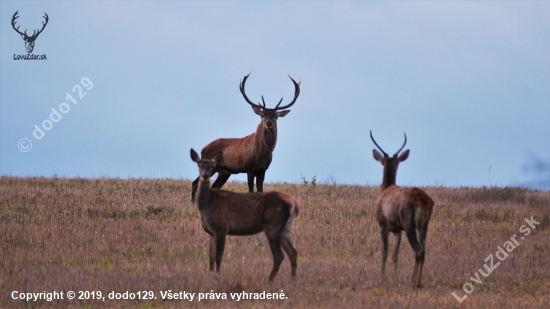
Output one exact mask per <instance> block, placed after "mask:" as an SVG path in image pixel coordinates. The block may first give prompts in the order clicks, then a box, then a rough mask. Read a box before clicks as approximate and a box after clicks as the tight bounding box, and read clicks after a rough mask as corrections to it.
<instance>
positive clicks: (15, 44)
mask: <svg viewBox="0 0 550 309" xmlns="http://www.w3.org/2000/svg"><path fill="white" fill-rule="evenodd" d="M16 11H19V16H20V17H19V18H18V19H17V25H18V26H20V30H24V29H29V31H28V34H32V29H38V28H40V27H41V26H42V22H43V20H44V19H43V17H42V16H43V15H44V12H46V13H47V14H48V16H49V22H48V24H47V26H46V28H45V29H44V31H43V32H42V33H41V34H40V35H39V36H38V38H37V39H36V45H35V47H34V51H33V54H35V55H43V54H46V56H47V60H43V61H28V60H14V57H17V55H25V54H26V50H25V43H24V41H23V40H22V38H21V36H20V35H19V34H17V33H16V32H15V31H14V29H13V28H12V26H11V19H12V16H13V14H14V13H15V12H16ZM250 71H252V75H251V76H250V78H249V79H248V81H247V85H246V88H247V93H248V95H249V97H250V98H251V99H252V100H254V101H259V100H260V96H261V95H264V97H265V99H266V102H267V105H268V106H274V105H275V104H276V103H277V102H278V101H279V99H280V97H281V96H284V101H288V100H290V99H291V98H292V95H293V92H294V88H293V85H292V82H291V81H290V79H289V78H288V77H287V74H290V76H292V77H294V78H295V79H300V80H301V81H302V87H301V94H300V97H299V98H298V100H297V102H296V104H295V105H294V106H293V107H292V108H291V112H290V113H289V114H288V115H287V116H286V117H284V118H280V119H279V120H278V127H279V138H278V142H277V147H276V149H275V152H274V158H273V162H272V164H271V167H270V168H269V170H268V171H267V173H266V181H267V182H275V181H289V182H301V178H302V177H304V178H306V179H311V178H312V177H313V176H316V178H317V181H319V182H322V181H325V180H327V179H331V180H335V181H336V182H338V183H353V184H371V185H374V184H379V183H380V182H381V179H382V166H381V165H380V163H378V162H376V161H375V160H374V159H373V156H372V149H373V148H374V145H373V143H372V142H371V140H370V137H369V130H371V129H372V130H373V133H374V136H375V138H376V140H377V142H378V143H379V144H380V145H381V146H382V147H383V148H384V150H385V151H386V152H388V153H391V154H393V153H394V152H395V151H397V149H398V148H399V147H400V146H401V144H402V142H403V132H406V133H407V137H408V143H407V146H406V148H405V149H410V150H411V154H410V156H409V159H408V160H407V161H406V162H403V163H402V164H401V165H400V168H399V173H398V177H397V182H398V184H403V185H421V186H423V185H445V186H484V185H488V186H495V185H496V186H507V185H523V184H525V183H526V181H529V180H532V179H533V177H535V176H533V175H529V174H526V173H525V170H527V169H526V168H525V166H526V165H529V164H530V162H531V161H533V158H538V159H541V160H543V161H546V160H548V159H549V158H550V2H548V1H388V2H385V1H370V2H369V1H364V2H360V1H352V2H344V1H319V2H315V1H301V2H291V1H280V2H278V1H270V2H265V1H262V2H260V1H257V2H255V1H220V2H217V1H205V2H199V1H191V2H176V1H168V2H161V3H159V2H156V1H155V2H153V1H136V2H129V1H117V2H107V1H97V2H94V1H82V2H80V1H75V2H69V1H55V2H49V1H36V2H33V1H24V2H19V1H2V2H0V143H1V148H0V174H1V175H16V176H52V175H58V176H67V177H76V176H79V177H145V178H151V177H155V178H165V177H170V178H189V179H194V178H195V177H196V176H197V174H198V171H197V167H196V164H194V163H193V162H192V161H191V159H190V158H189V149H190V148H194V149H196V150H197V151H199V150H200V149H201V148H202V147H203V146H205V145H206V144H207V143H209V142H211V141H213V140H214V139H216V138H220V137H244V136H246V135H248V134H250V133H252V132H254V131H255V129H256V126H257V125H258V123H259V121H260V118H259V117H258V116H257V115H256V114H254V112H253V111H252V109H251V108H250V106H249V105H248V104H247V103H246V102H245V101H244V99H243V98H242V96H241V93H240V92H239V89H238V85H239V81H240V79H241V78H242V77H243V76H244V75H245V74H247V73H249V72H250ZM84 77H86V78H88V79H89V80H91V81H92V83H93V87H92V88H91V89H87V87H84V86H82V84H81V83H82V78H84ZM86 81H87V80H84V84H86ZM75 85H80V86H81V87H82V89H83V92H84V91H85V92H86V94H85V96H84V97H82V98H80V97H79V93H78V87H75ZM86 85H88V84H86ZM67 94H70V95H71V96H72V97H73V98H75V100H76V101H77V104H74V103H72V102H71V101H70V98H68V97H67ZM63 102H65V103H67V104H66V105H62V106H60V104H62V103H63ZM67 106H69V108H70V109H69V110H68V111H67ZM52 108H54V109H55V110H56V111H57V112H58V113H59V115H61V117H62V118H61V119H58V118H59V117H57V116H56V115H53V116H52V117H53V118H54V119H55V120H58V122H52V123H51V124H52V127H51V129H50V130H45V129H44V128H42V123H43V121H44V120H48V119H49V118H50V114H52V110H51V109H52ZM60 108H61V109H64V110H65V111H66V113H62V112H61V111H60ZM50 121H51V120H50ZM35 125H37V126H38V127H40V128H41V129H42V131H43V132H44V133H45V135H44V136H42V138H41V139H36V138H35V137H34V136H33V131H34V130H35V129H34V126H35ZM46 126H48V124H47V123H46ZM23 138H27V139H28V140H29V141H30V142H32V148H31V149H30V151H28V152H22V151H20V150H19V148H18V145H19V142H20V140H21V139H23ZM29 145H30V144H29V143H28V141H24V142H22V144H21V145H20V146H22V147H23V148H25V147H28V146H29ZM231 179H235V180H245V179H246V178H245V176H244V175H240V176H232V178H231Z"/></svg>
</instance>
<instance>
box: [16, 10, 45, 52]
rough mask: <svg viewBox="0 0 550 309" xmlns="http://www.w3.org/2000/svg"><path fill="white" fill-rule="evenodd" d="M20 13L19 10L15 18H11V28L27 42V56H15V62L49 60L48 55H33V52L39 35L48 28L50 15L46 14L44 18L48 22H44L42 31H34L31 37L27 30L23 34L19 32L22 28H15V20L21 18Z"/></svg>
mask: <svg viewBox="0 0 550 309" xmlns="http://www.w3.org/2000/svg"><path fill="white" fill-rule="evenodd" d="M18 13H19V10H18V11H16V12H15V13H14V14H13V17H12V18H11V26H12V27H13V30H15V32H17V33H19V34H20V35H21V38H22V39H23V40H24V41H25V49H27V54H26V55H16V54H13V60H48V59H47V57H46V54H43V55H34V54H32V51H33V50H34V42H35V41H36V39H37V38H38V35H39V34H40V33H42V31H44V28H46V25H47V24H48V20H49V17H48V14H46V13H44V16H43V17H44V19H45V20H46V21H43V22H42V29H40V30H38V29H36V30H33V32H32V35H30V36H29V35H28V34H27V29H25V31H24V32H21V31H19V27H20V26H17V28H15V23H16V21H15V20H16V19H18V18H19V16H18V15H17V14H18Z"/></svg>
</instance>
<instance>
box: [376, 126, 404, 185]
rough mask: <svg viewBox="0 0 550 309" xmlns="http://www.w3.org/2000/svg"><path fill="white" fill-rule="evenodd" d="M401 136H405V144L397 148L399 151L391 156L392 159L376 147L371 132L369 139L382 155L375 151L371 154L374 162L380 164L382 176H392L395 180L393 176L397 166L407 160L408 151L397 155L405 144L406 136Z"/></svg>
mask: <svg viewBox="0 0 550 309" xmlns="http://www.w3.org/2000/svg"><path fill="white" fill-rule="evenodd" d="M403 134H404V135H405V142H404V143H403V146H401V148H399V150H398V151H397V152H396V153H395V154H394V155H393V157H390V156H389V155H388V154H387V153H386V152H385V151H384V150H382V148H380V146H378V144H377V143H376V141H375V140H374V137H373V136H372V131H370V138H371V139H372V142H373V143H374V145H376V147H377V148H378V149H380V151H381V152H382V154H383V155H382V154H381V153H380V152H378V151H377V150H376V149H373V150H372V154H373V156H374V159H375V160H376V161H378V162H380V163H382V165H383V166H384V175H388V176H393V178H395V175H396V174H397V167H398V166H399V163H400V162H403V161H405V160H407V158H408V157H409V149H407V150H405V151H403V153H402V154H399V153H400V152H401V150H402V149H403V147H405V144H407V134H405V133H403ZM394 181H395V179H394Z"/></svg>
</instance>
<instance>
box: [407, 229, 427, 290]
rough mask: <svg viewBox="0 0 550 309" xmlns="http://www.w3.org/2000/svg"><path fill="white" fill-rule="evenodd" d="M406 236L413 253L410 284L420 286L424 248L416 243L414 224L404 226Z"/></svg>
mask: <svg viewBox="0 0 550 309" xmlns="http://www.w3.org/2000/svg"><path fill="white" fill-rule="evenodd" d="M406 233H407V238H408V239H409V243H410V244H411V247H412V249H413V251H414V254H415V264H414V271H413V275H412V280H411V281H412V284H413V285H414V286H417V287H420V276H421V272H422V265H423V264H424V248H422V246H421V245H420V243H418V240H417V238H416V227H415V225H414V224H410V225H409V226H407V227H406Z"/></svg>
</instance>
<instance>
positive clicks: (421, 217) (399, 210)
mask: <svg viewBox="0 0 550 309" xmlns="http://www.w3.org/2000/svg"><path fill="white" fill-rule="evenodd" d="M433 205H434V202H433V200H432V198H431V197H430V196H429V195H428V194H427V193H426V192H424V190H422V189H420V188H416V187H398V186H395V185H392V186H389V187H387V188H386V189H384V190H383V191H382V193H381V194H380V196H379V197H378V200H377V202H376V216H377V220H378V222H379V223H385V224H387V226H388V228H389V230H390V231H392V232H398V231H402V230H403V227H404V224H406V223H405V221H406V219H407V218H408V217H410V216H412V217H414V220H415V223H416V226H417V227H419V226H423V225H426V224H427V223H428V221H429V219H430V215H431V212H432V208H433Z"/></svg>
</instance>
